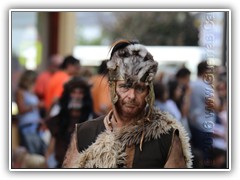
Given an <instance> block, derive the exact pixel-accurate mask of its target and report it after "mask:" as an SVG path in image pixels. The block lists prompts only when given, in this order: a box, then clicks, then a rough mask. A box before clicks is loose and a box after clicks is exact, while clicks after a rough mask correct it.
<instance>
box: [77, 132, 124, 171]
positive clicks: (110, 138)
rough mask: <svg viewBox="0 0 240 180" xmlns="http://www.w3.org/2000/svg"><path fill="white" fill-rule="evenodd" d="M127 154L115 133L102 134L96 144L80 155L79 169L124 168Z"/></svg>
mask: <svg viewBox="0 0 240 180" xmlns="http://www.w3.org/2000/svg"><path fill="white" fill-rule="evenodd" d="M125 161H126V153H125V152H124V146H123V144H122V143H120V141H119V140H116V136H115V135H114V133H112V132H110V131H105V132H103V133H101V134H100V135H99V136H98V138H97V140H96V141H95V143H93V144H92V145H91V146H89V148H88V149H86V150H85V151H83V152H82V153H80V154H79V157H78V162H79V166H78V168H119V166H124V163H125Z"/></svg>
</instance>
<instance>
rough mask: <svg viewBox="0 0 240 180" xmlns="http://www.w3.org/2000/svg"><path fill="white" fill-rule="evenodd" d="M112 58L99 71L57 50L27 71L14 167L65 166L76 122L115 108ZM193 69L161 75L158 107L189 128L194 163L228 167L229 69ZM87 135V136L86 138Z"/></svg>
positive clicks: (18, 96)
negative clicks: (41, 65) (44, 65)
mask: <svg viewBox="0 0 240 180" xmlns="http://www.w3.org/2000/svg"><path fill="white" fill-rule="evenodd" d="M106 62H107V60H103V61H102V63H101V65H100V66H99V67H98V69H97V71H96V73H92V72H89V71H85V70H84V68H83V67H82V66H81V61H80V60H79V59H76V58H75V57H73V56H72V55H69V56H66V57H62V56H60V55H52V56H51V57H50V58H49V60H48V63H49V64H48V66H47V69H46V70H44V71H41V72H38V71H34V70H25V71H23V72H22V73H21V74H20V75H19V76H20V78H19V80H18V85H17V86H16V90H15V92H14V95H13V96H14V97H13V99H14V100H15V101H16V104H17V108H18V112H17V114H16V115H14V116H12V122H14V123H12V126H14V125H16V132H17V133H16V134H15V136H12V138H18V139H19V143H18V145H17V146H14V147H12V168H61V165H62V162H63V158H64V155H65V153H66V150H67V147H68V144H69V142H70V139H71V134H72V132H73V131H74V127H75V123H81V122H84V121H88V120H92V119H94V118H96V117H99V116H102V115H105V114H106V113H108V112H109V110H110V109H111V107H112V106H111V100H110V96H109V89H108V77H107V68H106ZM196 70H197V75H198V77H197V79H194V80H191V79H190V77H191V73H192V72H191V71H190V70H189V69H188V68H187V67H179V69H178V70H177V72H176V73H175V74H172V75H171V76H170V75H166V74H164V73H163V72H159V73H158V74H157V76H156V77H155V82H154V91H155V108H157V109H160V110H161V111H165V112H168V113H169V114H170V115H172V116H173V117H174V118H175V119H176V120H177V121H179V122H181V123H182V125H183V126H184V127H185V129H186V131H187V133H188V136H189V137H190V143H191V146H192V152H193V155H194V161H193V162H194V165H193V168H226V167H227V152H228V116H227V114H228V113H227V112H228V111H227V108H228V106H227V72H226V69H225V67H224V66H214V65H211V64H210V63H209V62H208V61H202V62H200V63H199V64H198V67H196ZM83 138H84V137H83Z"/></svg>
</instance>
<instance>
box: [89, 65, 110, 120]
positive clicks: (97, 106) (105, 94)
mask: <svg viewBox="0 0 240 180" xmlns="http://www.w3.org/2000/svg"><path fill="white" fill-rule="evenodd" d="M90 84H91V85H92V88H91V93H92V98H93V107H94V111H95V112H96V113H97V114H98V116H101V115H104V114H106V113H107V112H109V111H110V109H111V108H112V104H111V99H110V96H109V88H108V77H107V60H103V61H102V62H101V65H100V66H99V68H98V74H97V75H94V76H93V77H92V78H91V79H90Z"/></svg>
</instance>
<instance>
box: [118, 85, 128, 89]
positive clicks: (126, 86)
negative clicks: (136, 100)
mask: <svg viewBox="0 0 240 180" xmlns="http://www.w3.org/2000/svg"><path fill="white" fill-rule="evenodd" d="M119 88H121V89H129V86H128V85H127V84H120V85H119Z"/></svg>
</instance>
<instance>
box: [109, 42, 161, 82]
mask: <svg viewBox="0 0 240 180" xmlns="http://www.w3.org/2000/svg"><path fill="white" fill-rule="evenodd" d="M157 66H158V63H157V62H156V61H154V60H153V56H152V55H151V54H150V53H149V52H148V51H147V49H146V48H145V46H143V45H141V44H138V43H137V42H131V41H126V40H121V41H118V42H116V43H115V44H114V45H113V47H112V52H111V57H110V61H108V63H107V67H108V70H109V80H110V81H116V80H125V81H127V82H131V83H134V82H145V84H146V85H149V84H150V83H151V82H152V81H153V79H154V76H155V74H156V72H157Z"/></svg>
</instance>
